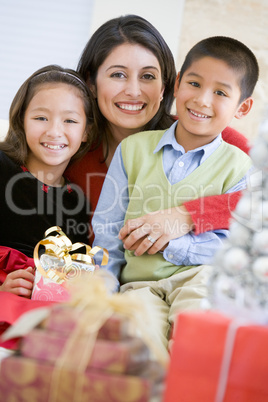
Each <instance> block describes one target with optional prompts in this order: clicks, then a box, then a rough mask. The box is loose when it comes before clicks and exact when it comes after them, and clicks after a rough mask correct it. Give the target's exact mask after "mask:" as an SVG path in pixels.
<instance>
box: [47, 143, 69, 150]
mask: <svg viewBox="0 0 268 402" xmlns="http://www.w3.org/2000/svg"><path fill="white" fill-rule="evenodd" d="M44 147H46V148H49V149H62V148H64V145H50V144H47V143H46V142H45V143H44Z"/></svg>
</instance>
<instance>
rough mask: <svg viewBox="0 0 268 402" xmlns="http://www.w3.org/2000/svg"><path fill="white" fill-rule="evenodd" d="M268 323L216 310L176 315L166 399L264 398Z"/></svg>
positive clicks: (226, 401)
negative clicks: (248, 320) (243, 318)
mask: <svg viewBox="0 0 268 402" xmlns="http://www.w3.org/2000/svg"><path fill="white" fill-rule="evenodd" d="M267 350H268V328H267V327H265V326H259V325H253V324H251V323H250V324H245V323H241V322H240V321H239V320H234V319H232V318H229V317H226V316H224V315H221V314H220V313H217V312H212V311H211V312H204V313H202V312H201V313H200V312H191V313H181V314H180V315H179V316H178V318H177V326H176V331H175V334H174V343H173V346H172V351H171V361H170V366H169V369H168V374H167V381H166V390H165V395H164V402H174V401H180V402H196V401H202V402H203V401H204V402H212V401H213V402H237V401H239V402H267V401H268V381H267V377H268V358H267Z"/></svg>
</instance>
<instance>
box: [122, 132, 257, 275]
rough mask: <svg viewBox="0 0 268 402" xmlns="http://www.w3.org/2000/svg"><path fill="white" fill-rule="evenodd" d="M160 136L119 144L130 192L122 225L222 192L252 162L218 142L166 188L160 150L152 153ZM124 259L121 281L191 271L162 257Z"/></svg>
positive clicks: (147, 135) (143, 135) (147, 134)
mask: <svg viewBox="0 0 268 402" xmlns="http://www.w3.org/2000/svg"><path fill="white" fill-rule="evenodd" d="M164 132H165V130H159V131H147V132H142V133H138V134H135V135H131V136H129V137H128V138H126V139H125V140H123V141H122V142H121V147H122V157H123V162H124V167H125V170H126V173H127V176H128V188H129V205H128V209H127V212H126V216H125V221H126V220H128V219H132V218H137V217H140V216H142V215H144V214H147V213H149V212H152V211H157V210H162V209H167V208H172V207H175V206H179V205H181V204H183V203H184V202H186V201H189V200H193V199H196V198H200V197H206V196H211V195H219V194H223V193H225V192H226V191H228V190H229V189H230V188H231V187H233V186H234V185H235V184H236V183H238V182H239V180H240V179H242V177H243V176H244V175H245V174H246V172H247V171H248V169H249V168H250V166H251V164H252V163H251V160H250V158H249V157H248V155H246V154H245V153H244V152H243V151H241V150H240V149H239V148H237V147H235V146H233V145H229V144H227V143H226V142H224V141H223V142H222V144H221V145H220V146H219V147H218V148H217V149H216V150H215V151H214V152H213V154H212V155H211V156H210V157H209V158H208V159H206V161H205V162H203V163H202V164H201V165H200V166H199V167H198V168H197V169H195V170H194V171H193V172H192V173H191V174H190V175H189V176H187V177H186V178H185V179H183V180H181V181H180V182H178V183H176V184H173V185H171V184H170V183H169V181H168V179H167V177H166V175H165V173H164V170H163V152H162V150H161V151H159V152H157V153H155V154H154V153H153V152H154V149H155V148H156V146H157V144H158V143H159V141H160V139H161V137H162V136H163V134H164ZM125 258H126V262H127V263H126V266H125V267H124V268H123V270H122V275H121V282H122V283H126V282H132V281H150V280H152V281H153V280H159V279H163V278H167V277H169V276H171V275H174V274H176V273H178V272H181V271H184V270H186V269H189V268H191V267H192V266H182V265H180V266H177V265H174V264H172V263H170V262H168V261H166V260H165V259H164V257H163V255H162V254H161V253H157V254H155V255H148V254H144V255H142V256H140V257H136V256H135V255H134V253H133V252H131V251H126V252H125Z"/></svg>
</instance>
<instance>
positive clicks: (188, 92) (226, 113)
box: [174, 57, 252, 151]
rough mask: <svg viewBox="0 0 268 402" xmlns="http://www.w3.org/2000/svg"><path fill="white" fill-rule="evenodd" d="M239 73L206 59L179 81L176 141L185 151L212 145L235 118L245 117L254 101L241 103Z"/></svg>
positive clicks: (221, 62)
mask: <svg viewBox="0 0 268 402" xmlns="http://www.w3.org/2000/svg"><path fill="white" fill-rule="evenodd" d="M239 78H240V77H239V73H236V72H235V71H234V70H233V69H232V68H231V67H229V66H228V65H227V64H226V63H225V62H224V61H223V60H219V59H215V58H212V57H203V58H201V59H199V60H196V61H194V62H193V63H192V65H191V66H190V67H189V68H188V69H187V70H186V71H185V72H184V74H183V76H182V78H181V82H180V83H179V75H178V77H177V80H176V84H175V90H174V95H175V97H176V107H177V114H178V119H179V121H178V125H177V129H176V138H177V141H178V142H179V143H180V144H181V145H182V146H183V147H184V148H185V150H186V151H188V150H190V149H195V148H197V147H199V146H202V145H205V144H208V143H209V142H211V141H213V139H214V138H216V136H217V135H218V134H220V133H221V132H222V130H223V129H224V128H225V127H226V126H228V124H229V123H230V122H231V120H232V118H233V117H236V118H241V117H243V116H244V115H246V114H247V113H248V112H249V110H250V108H251V106H252V99H251V98H247V99H246V100H245V101H243V102H241V103H239V100H240V96H241V90H240V87H239Z"/></svg>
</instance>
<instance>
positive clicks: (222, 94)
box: [215, 91, 226, 96]
mask: <svg viewBox="0 0 268 402" xmlns="http://www.w3.org/2000/svg"><path fill="white" fill-rule="evenodd" d="M215 94H217V95H220V96H226V93H225V92H223V91H215Z"/></svg>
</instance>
